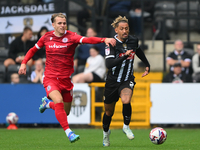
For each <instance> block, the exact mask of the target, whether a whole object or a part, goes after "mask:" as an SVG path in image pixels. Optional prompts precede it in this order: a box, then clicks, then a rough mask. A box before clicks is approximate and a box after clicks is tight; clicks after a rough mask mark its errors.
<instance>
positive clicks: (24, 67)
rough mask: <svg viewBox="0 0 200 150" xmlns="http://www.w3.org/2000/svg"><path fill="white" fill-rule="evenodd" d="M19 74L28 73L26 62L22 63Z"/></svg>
mask: <svg viewBox="0 0 200 150" xmlns="http://www.w3.org/2000/svg"><path fill="white" fill-rule="evenodd" d="M18 74H19V75H21V74H24V75H26V64H21V66H20V68H19V71H18Z"/></svg>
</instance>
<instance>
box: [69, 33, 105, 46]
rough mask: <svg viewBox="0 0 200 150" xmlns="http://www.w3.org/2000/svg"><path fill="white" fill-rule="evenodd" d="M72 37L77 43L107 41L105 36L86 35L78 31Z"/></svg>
mask: <svg viewBox="0 0 200 150" xmlns="http://www.w3.org/2000/svg"><path fill="white" fill-rule="evenodd" d="M72 39H73V40H74V43H77V44H99V43H104V41H105V38H99V37H84V36H81V35H78V34H76V33H75V35H74V36H73V38H72Z"/></svg>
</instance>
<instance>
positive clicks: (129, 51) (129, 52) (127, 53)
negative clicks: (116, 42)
mask: <svg viewBox="0 0 200 150" xmlns="http://www.w3.org/2000/svg"><path fill="white" fill-rule="evenodd" d="M132 51H133V50H127V51H126V53H125V55H126V56H130V55H131V52H132Z"/></svg>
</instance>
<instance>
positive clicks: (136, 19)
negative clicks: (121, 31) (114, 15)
mask: <svg viewBox="0 0 200 150" xmlns="http://www.w3.org/2000/svg"><path fill="white" fill-rule="evenodd" d="M154 4H155V2H154V1H144V2H143V9H144V10H143V17H144V18H147V17H148V18H152V16H153V10H154V9H153V8H154ZM129 15H130V19H129V22H130V30H132V28H133V30H132V31H134V34H135V35H136V36H137V37H138V38H140V37H141V35H142V23H141V21H142V6H141V0H135V1H134V2H132V7H131V10H130V11H129Z"/></svg>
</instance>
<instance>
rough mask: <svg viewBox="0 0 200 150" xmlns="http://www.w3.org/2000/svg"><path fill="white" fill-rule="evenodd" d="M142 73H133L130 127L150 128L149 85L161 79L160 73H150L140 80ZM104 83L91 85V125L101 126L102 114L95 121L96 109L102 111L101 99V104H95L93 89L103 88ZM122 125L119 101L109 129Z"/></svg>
mask: <svg viewBox="0 0 200 150" xmlns="http://www.w3.org/2000/svg"><path fill="white" fill-rule="evenodd" d="M142 74H143V73H140V72H137V73H134V75H135V77H136V86H135V88H134V93H133V96H132V99H131V105H132V118H131V122H130V126H132V127H149V126H150V108H151V101H150V84H151V83H160V82H161V80H162V78H163V73H162V72H152V73H150V74H149V75H148V76H146V77H144V78H142V77H141V76H142ZM104 86H105V83H91V84H90V87H91V125H93V126H102V118H103V112H102V113H101V120H100V121H98V120H97V119H96V108H97V107H101V108H102V110H103V106H104V103H103V98H102V101H101V102H96V101H95V99H96V95H95V89H96V87H99V88H103V87H104ZM122 125H123V115H122V103H121V100H120V99H119V101H118V102H117V103H116V107H115V112H114V115H113V117H112V122H111V127H117V126H122Z"/></svg>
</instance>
